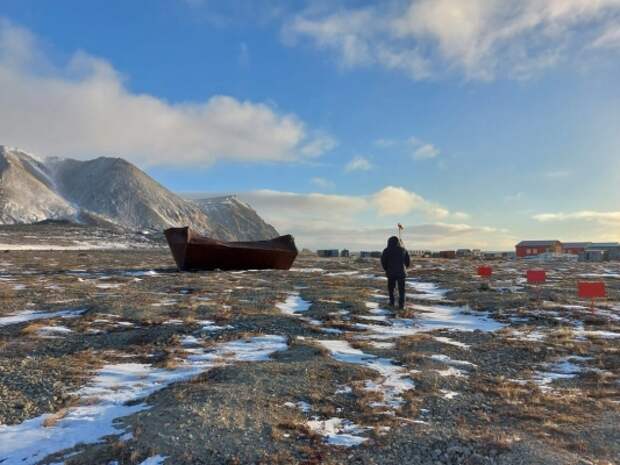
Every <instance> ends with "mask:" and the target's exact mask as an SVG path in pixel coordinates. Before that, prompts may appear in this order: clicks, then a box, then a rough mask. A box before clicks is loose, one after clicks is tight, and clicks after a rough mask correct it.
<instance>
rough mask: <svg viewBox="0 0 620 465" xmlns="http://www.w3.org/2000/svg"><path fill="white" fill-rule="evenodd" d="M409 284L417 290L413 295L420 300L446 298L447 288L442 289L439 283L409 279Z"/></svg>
mask: <svg viewBox="0 0 620 465" xmlns="http://www.w3.org/2000/svg"><path fill="white" fill-rule="evenodd" d="M406 283H407V286H409V287H411V288H413V290H414V291H416V294H414V295H413V296H412V297H413V298H414V299H418V300H434V301H439V300H446V294H447V293H448V291H447V290H446V289H441V288H440V287H439V286H437V284H435V283H430V282H423V281H417V280H415V279H407V281H406Z"/></svg>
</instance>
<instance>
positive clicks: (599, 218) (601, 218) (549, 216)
mask: <svg viewBox="0 0 620 465" xmlns="http://www.w3.org/2000/svg"><path fill="white" fill-rule="evenodd" d="M533 218H534V219H535V220H536V221H539V222H541V223H551V222H560V221H588V222H596V223H600V224H612V225H616V226H617V225H619V224H620V211H608V212H599V211H592V210H582V211H578V212H570V213H561V212H560V213H540V214H537V215H534V216H533Z"/></svg>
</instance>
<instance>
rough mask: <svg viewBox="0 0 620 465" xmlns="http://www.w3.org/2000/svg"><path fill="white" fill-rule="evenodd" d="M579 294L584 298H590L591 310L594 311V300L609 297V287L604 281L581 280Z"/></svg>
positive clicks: (578, 285)
mask: <svg viewBox="0 0 620 465" xmlns="http://www.w3.org/2000/svg"><path fill="white" fill-rule="evenodd" d="M577 294H578V295H579V297H581V298H582V299H590V310H592V312H594V300H595V299H604V298H605V297H607V289H606V288H605V283H604V282H603V281H580V282H578V283H577Z"/></svg>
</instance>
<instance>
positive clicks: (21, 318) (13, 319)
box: [0, 309, 86, 327]
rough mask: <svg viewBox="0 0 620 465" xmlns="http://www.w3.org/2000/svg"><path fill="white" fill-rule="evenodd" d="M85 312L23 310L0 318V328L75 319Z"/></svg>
mask: <svg viewBox="0 0 620 465" xmlns="http://www.w3.org/2000/svg"><path fill="white" fill-rule="evenodd" d="M85 311H86V310H85V309H78V310H60V311H58V312H37V311H34V310H25V311H23V312H19V313H14V314H12V315H9V316H4V317H0V327H2V326H9V325H16V324H19V323H25V322H27V321H33V320H42V319H49V318H75V317H78V316H79V315H81V314H82V313H84V312H85Z"/></svg>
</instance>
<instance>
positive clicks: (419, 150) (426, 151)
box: [408, 137, 441, 160]
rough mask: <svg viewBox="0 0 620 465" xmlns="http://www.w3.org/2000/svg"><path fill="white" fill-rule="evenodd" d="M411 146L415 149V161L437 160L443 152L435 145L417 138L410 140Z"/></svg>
mask: <svg viewBox="0 0 620 465" xmlns="http://www.w3.org/2000/svg"><path fill="white" fill-rule="evenodd" d="M408 142H409V145H411V146H412V147H413V155H412V156H413V158H414V159H415V160H427V159H429V158H435V157H436V156H437V155H439V154H440V153H441V151H440V150H439V149H438V148H437V147H435V146H434V145H433V144H429V143H426V142H424V141H422V140H420V139H418V138H417V137H411V138H409V141H408Z"/></svg>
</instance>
